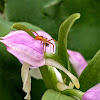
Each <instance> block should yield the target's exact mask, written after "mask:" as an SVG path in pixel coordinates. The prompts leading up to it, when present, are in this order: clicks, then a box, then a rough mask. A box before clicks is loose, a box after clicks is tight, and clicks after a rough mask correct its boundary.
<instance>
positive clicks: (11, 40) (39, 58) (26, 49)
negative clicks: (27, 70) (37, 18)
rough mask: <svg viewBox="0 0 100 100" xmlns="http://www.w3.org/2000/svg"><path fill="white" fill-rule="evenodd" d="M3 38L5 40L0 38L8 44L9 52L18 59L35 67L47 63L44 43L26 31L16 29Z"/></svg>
mask: <svg viewBox="0 0 100 100" xmlns="http://www.w3.org/2000/svg"><path fill="white" fill-rule="evenodd" d="M1 38H2V39H3V40H0V42H2V43H4V44H5V45H6V47H7V50H8V52H10V53H11V54H13V55H14V56H16V57H17V58H18V59H20V60H22V61H24V62H27V63H29V64H30V65H32V66H34V67H40V66H43V65H44V64H45V60H44V53H43V45H41V43H40V41H37V40H35V39H33V38H32V37H31V36H30V35H28V34H27V33H26V32H24V31H14V32H10V33H9V34H8V35H6V36H5V37H1Z"/></svg>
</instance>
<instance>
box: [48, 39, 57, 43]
mask: <svg viewBox="0 0 100 100" xmlns="http://www.w3.org/2000/svg"><path fill="white" fill-rule="evenodd" d="M51 40H54V41H55V42H56V43H58V42H57V41H56V40H55V39H50V40H48V42H49V41H51Z"/></svg>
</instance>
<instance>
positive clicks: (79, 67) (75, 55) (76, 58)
mask: <svg viewBox="0 0 100 100" xmlns="http://www.w3.org/2000/svg"><path fill="white" fill-rule="evenodd" d="M67 51H68V54H69V60H70V62H71V64H72V65H73V67H74V69H75V71H76V73H77V75H78V76H80V74H81V73H82V71H83V70H84V69H85V67H86V66H87V62H86V61H85V59H84V58H83V56H82V55H81V54H80V53H79V52H75V51H71V50H67Z"/></svg>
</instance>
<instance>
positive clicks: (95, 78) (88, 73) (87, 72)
mask: <svg viewBox="0 0 100 100" xmlns="http://www.w3.org/2000/svg"><path fill="white" fill-rule="evenodd" d="M99 70H100V50H99V51H98V52H97V53H96V55H95V56H94V57H93V59H92V60H91V61H90V63H89V64H88V65H87V67H86V68H85V69H84V71H83V72H82V74H81V76H80V77H79V81H80V84H81V87H80V90H81V91H86V90H88V89H90V88H91V87H93V86H94V85H96V84H98V83H100V71H99Z"/></svg>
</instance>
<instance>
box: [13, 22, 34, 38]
mask: <svg viewBox="0 0 100 100" xmlns="http://www.w3.org/2000/svg"><path fill="white" fill-rule="evenodd" d="M12 28H15V29H17V30H24V31H26V32H27V33H28V34H29V35H30V36H32V37H33V38H35V36H34V34H33V33H32V31H31V30H30V29H29V28H27V27H26V26H25V25H22V24H18V23H17V24H13V25H12Z"/></svg>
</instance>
